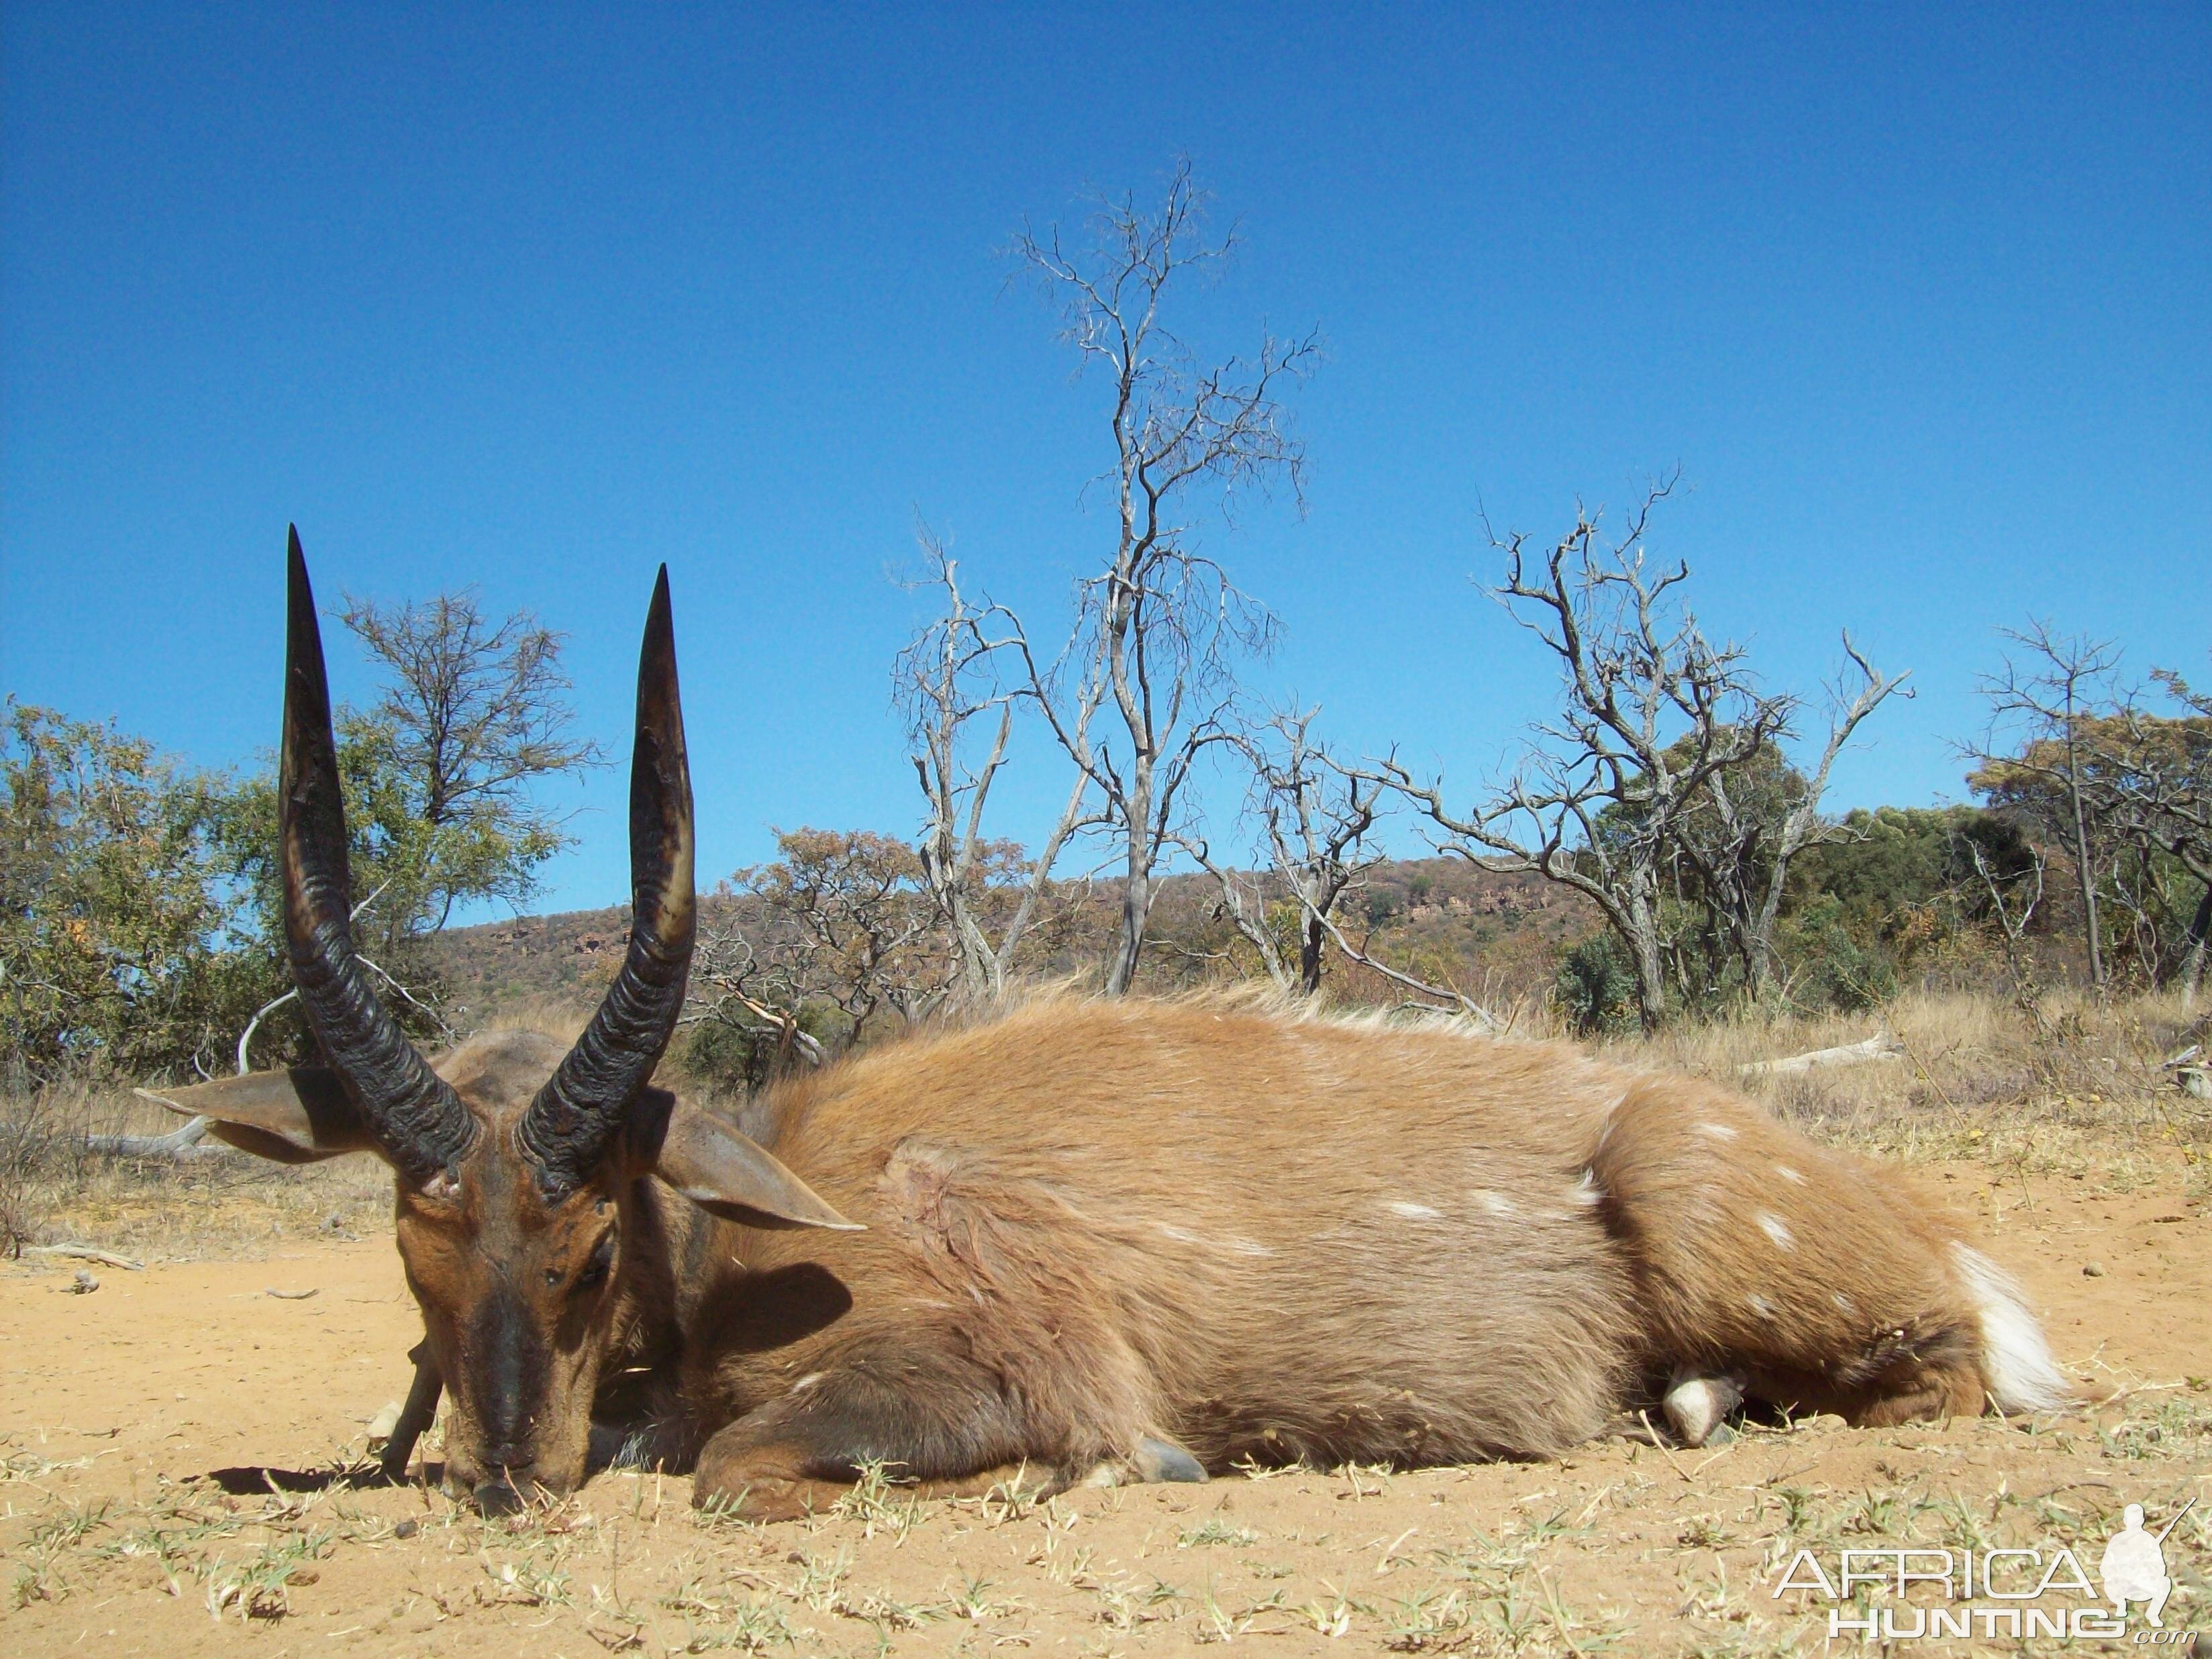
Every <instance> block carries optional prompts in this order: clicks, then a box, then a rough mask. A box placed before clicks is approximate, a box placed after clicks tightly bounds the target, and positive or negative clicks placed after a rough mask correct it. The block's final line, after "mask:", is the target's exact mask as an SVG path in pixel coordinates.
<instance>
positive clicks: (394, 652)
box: [225, 591, 600, 975]
mask: <svg viewBox="0 0 2212 1659" xmlns="http://www.w3.org/2000/svg"><path fill="white" fill-rule="evenodd" d="M341 616H342V617H343V621H344V622H345V623H346V625H347V627H349V629H352V630H353V632H354V634H355V635H356V637H357V638H358V639H359V640H360V641H362V645H363V646H364V647H366V648H367V650H368V654H369V657H370V659H371V660H372V661H373V662H374V664H375V665H377V666H378V667H379V668H380V670H381V671H382V679H383V682H384V684H383V690H381V692H380V694H379V696H378V698H377V700H376V702H374V704H373V705H371V706H370V707H369V708H366V709H360V708H340V709H339V710H338V711H337V717H336V720H335V721H334V724H335V726H336V732H337V750H338V752H337V759H338V771H339V775H340V778H341V780H342V781H343V787H344V790H345V801H346V825H347V829H348V832H349V836H350V840H351V845H350V847H349V849H348V850H349V858H350V860H351V864H352V873H353V888H354V894H353V896H354V899H355V901H356V903H358V904H362V905H363V907H364V908H363V909H362V915H360V917H359V918H358V919H357V920H356V926H355V932H356V937H357V938H359V939H362V942H363V945H364V947H365V948H367V949H368V950H369V951H370V952H371V954H372V955H373V956H374V955H375V954H376V952H378V951H381V952H383V954H384V956H385V957H390V958H392V960H390V961H388V962H383V963H382V965H383V966H384V967H385V968H386V969H387V970H388V971H390V972H392V973H393V974H395V975H402V974H403V963H404V974H412V975H420V974H421V973H422V965H421V963H420V961H419V959H418V958H417V957H416V953H415V952H414V951H412V950H411V946H412V945H413V942H414V941H416V940H418V939H421V938H422V936H424V935H426V934H428V933H435V932H437V931H438V930H439V929H440V928H442V927H445V925H446V924H447V921H449V920H451V918H452V916H453V913H454V911H455V909H456V908H465V907H466V906H469V905H471V904H477V903H483V902H495V903H502V904H506V905H509V906H511V907H513V908H517V909H520V908H522V907H523V906H524V905H526V904H527V903H528V902H530V901H531V900H532V899H533V898H534V897H536V896H537V894H538V874H539V872H540V871H541V870H542V869H543V868H544V865H545V864H546V862H547V861H548V860H550V859H551V858H553V857H554V856H555V855H556V854H558V853H560V852H562V850H563V849H564V848H568V846H570V845H572V844H573V841H574V838H573V837H572V836H569V835H568V834H567V832H566V830H565V829H564V828H563V824H564V818H563V816H562V813H561V812H559V811H557V810H556V809H555V808H553V807H551V806H550V805H546V804H545V803H544V801H543V800H542V799H540V797H539V793H538V790H539V788H540V787H541V786H542V785H543V783H544V781H546V780H548V779H550V778H556V777H561V776H573V775H578V774H580V773H582V772H584V771H586V770H587V769H591V768H592V767H594V766H597V765H599V763H600V761H599V749H598V746H597V745H596V744H592V743H589V742H582V741H578V740H574V739H573V738H570V737H569V736H568V727H569V726H570V724H571V722H572V720H573V719H574V714H573V711H572V709H571V708H570V707H569V704H568V697H567V693H568V689H569V686H568V679H567V678H566V677H565V676H564V675H563V674H562V671H561V647H562V643H563V641H562V635H558V634H556V633H553V632H551V631H550V630H549V629H544V628H542V627H540V626H539V625H538V623H537V621H536V619H535V618H534V617H532V615H531V614H530V613H529V612H528V611H517V612H515V613H514V614H513V615H512V616H510V617H507V619H506V620H505V621H503V622H501V623H497V624H496V625H494V624H492V623H489V621H487V619H486V618H485V617H484V615H483V611H482V610H481V608H480V607H479V605H478V604H477V598H476V595H475V594H474V592H470V591H463V592H459V593H441V594H440V595H438V596H437V597H435V599H428V600H424V601H422V602H420V603H410V604H403V605H391V606H380V605H376V604H374V603H373V602H371V601H368V600H365V599H355V598H352V597H350V596H349V597H348V599H347V601H346V608H345V610H344V611H343V612H342V613H341ZM225 840H226V844H227V845H228V846H229V847H230V848H232V850H233V853H234V856H235V857H236V859H237V860H238V864H239V867H240V872H241V873H242V874H243V875H245V876H246V878H248V879H249V880H250V881H251V882H252V884H253V888H254V891H255V893H256V895H257V897H258V914H259V916H260V922H261V931H262V934H263V936H264V939H270V940H276V939H282V938H283V890H282V888H281V886H280V885H279V876H278V872H277V869H276V780H275V778H274V776H273V775H266V774H264V775H263V776H261V777H260V778H258V779H257V780H254V781H251V782H249V783H248V784H246V786H245V787H243V788H241V789H240V791H239V792H238V794H237V797H236V799H235V801H234V805H232V807H231V809H230V811H229V813H228V820H227V823H226V827H225ZM379 959H380V961H381V960H382V959H381V958H379Z"/></svg>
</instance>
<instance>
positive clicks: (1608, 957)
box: [1552, 933, 1637, 1036]
mask: <svg viewBox="0 0 2212 1659" xmlns="http://www.w3.org/2000/svg"><path fill="white" fill-rule="evenodd" d="M1552 995H1553V999H1554V1000H1556V1001H1557V1002H1558V1003H1559V1009H1560V1012H1563V1013H1564V1014H1565V1015H1566V1017H1567V1019H1568V1022H1569V1023H1570V1024H1572V1025H1573V1027H1574V1028H1575V1030H1577V1031H1578V1032H1580V1033H1581V1034H1582V1035H1583V1036H1601V1035H1603V1034H1605V1033H1607V1032H1612V1031H1625V1030H1628V1029H1629V1028H1630V1027H1632V1026H1633V1025H1634V1024H1636V1020H1637V1011H1636V969H1634V967H1632V965H1631V964H1630V963H1629V960H1628V953H1627V951H1625V950H1623V949H1622V948H1621V945H1620V940H1618V939H1615V938H1613V935H1612V934H1611V933H1593V934H1592V935H1591V936H1590V937H1589V938H1588V939H1584V940H1583V941H1582V942H1581V943H1580V944H1579V945H1573V946H1571V947H1570V948H1569V949H1568V951H1566V953H1565V955H1564V956H1563V957H1560V959H1559V973H1558V975H1556V976H1555V977H1554V978H1553V981H1552Z"/></svg>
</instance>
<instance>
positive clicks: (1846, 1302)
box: [1828, 1291, 1851, 1313]
mask: <svg viewBox="0 0 2212 1659" xmlns="http://www.w3.org/2000/svg"><path fill="white" fill-rule="evenodd" d="M1828 1300H1829V1301H1831V1302H1832V1303H1834V1304H1836V1305H1837V1306H1838V1308H1841V1309H1842V1310H1844V1312H1845V1313H1849V1312H1850V1311H1851V1299H1850V1297H1847V1296H1845V1295H1844V1293H1843V1292H1842V1291H1829V1292H1828Z"/></svg>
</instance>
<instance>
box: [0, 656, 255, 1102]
mask: <svg viewBox="0 0 2212 1659" xmlns="http://www.w3.org/2000/svg"><path fill="white" fill-rule="evenodd" d="M0 741H4V749H3V750H0V783H4V787H5V797H4V800H0V1037H4V1041H5V1043H6V1048H7V1054H6V1063H7V1065H8V1066H9V1068H10V1069H11V1070H13V1071H14V1072H15V1073H16V1074H17V1075H18V1077H19V1078H22V1079H33V1080H44V1079H50V1078H52V1077H55V1076H58V1075H60V1074H62V1073H68V1072H86V1071H93V1072H106V1073H120V1074H124V1075H132V1076H136V1075H150V1074H155V1073H170V1074H177V1073H182V1074H184V1075H187V1076H189V1075H191V1074H192V1073H193V1072H194V1071H195V1070H198V1071H213V1070H216V1069H218V1068H219V1067H220V1066H222V1055H223V1054H225V1053H226V1052H227V1050H228V1046H229V1044H230V1042H232V1041H234V1039H235V1036H236V1033H237V1032H238V1030H239V1029H240V1027H241V1026H242V1025H243V1024H245V1022H246V1020H247V1019H248V1018H251V1017H252V1011H253V1010H254V1009H255V1008H256V1007H257V1006H259V1005H260V1004H262V1003H263V1002H264V1001H266V1000H268V999H269V997H270V995H271V994H273V993H274V991H275V990H276V989H277V988H280V987H281V979H280V975H279V971H278V970H277V969H276V964H275V963H274V962H273V961H272V960H271V959H270V957H268V956H267V955H266V954H265V953H261V952H256V951H252V950H246V949H241V948H240V944H241V940H240V925H241V922H242V921H245V920H246V919H245V918H244V917H243V916H242V915H241V910H242V908H243V905H244V900H245V895H244V894H243V893H242V892H241V891H240V889H239V887H238V884H236V882H235V881H234V879H233V877H234V868H235V866H234V862H233V860H231V859H230V858H229V856H228V851H227V848H226V846H225V843H224V839H223V835H222V830H223V827H224V825H225V824H226V823H227V822H228V814H229V812H230V811H231V807H232V805H233V803H232V799H231V796H230V793H229V787H228V781H226V780H225V779H223V778H222V777H220V776H217V775H210V774H207V773H203V772H197V771H193V770H191V769H187V768H185V767H184V766H182V765H180V764H179V763H177V762H175V761H173V760H171V759H169V758H168V757H164V756H162V755H161V754H159V753H157V752H156V751H155V748H154V746H153V744H150V743H149V742H147V741H146V740H145V739H143V738H134V737H130V736H126V735H125V734H123V733H121V732H118V731H116V730H115V728H114V726H112V725H103V724H100V723H96V722H93V721H86V720H70V719H69V718H67V717H66V716H64V715H62V714H57V713H55V712H54V711H52V710H51V709H46V708H33V707H28V706H26V705H22V704H19V703H17V702H15V701H14V700H13V699H10V700H9V703H8V720H7V726H6V729H5V732H4V734H0Z"/></svg>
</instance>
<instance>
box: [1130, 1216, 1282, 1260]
mask: <svg viewBox="0 0 2212 1659" xmlns="http://www.w3.org/2000/svg"><path fill="white" fill-rule="evenodd" d="M1154 1225H1157V1226H1158V1228H1159V1230H1160V1233H1161V1236H1162V1237H1166V1238H1172V1239H1173V1240H1175V1242H1176V1243H1178V1244H1195V1245H1198V1246H1199V1247H1200V1249H1209V1250H1231V1251H1234V1252H1235V1253H1236V1254H1237V1255H1274V1252H1273V1250H1271V1249H1268V1248H1267V1246H1266V1245H1265V1244H1257V1243H1254V1242H1253V1241H1252V1240H1250V1239H1249V1238H1227V1239H1212V1238H1207V1237H1203V1236H1202V1235H1200V1234H1198V1233H1194V1232H1192V1231H1190V1230H1189V1229H1188V1228H1186V1227H1176V1226H1173V1225H1170V1224H1169V1223H1167V1222H1164V1221H1162V1222H1158V1223H1155V1224H1154Z"/></svg>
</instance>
